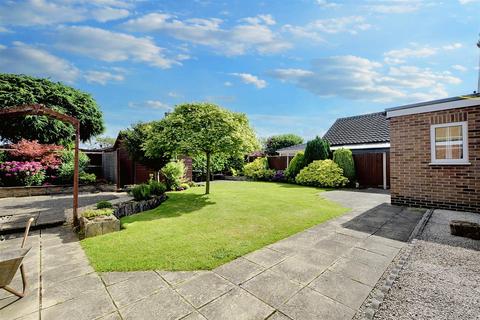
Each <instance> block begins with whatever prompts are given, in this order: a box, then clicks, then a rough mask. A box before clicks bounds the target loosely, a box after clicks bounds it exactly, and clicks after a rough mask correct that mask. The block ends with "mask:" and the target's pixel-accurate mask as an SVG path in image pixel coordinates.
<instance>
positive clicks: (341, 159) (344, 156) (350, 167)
mask: <svg viewBox="0 0 480 320" xmlns="http://www.w3.org/2000/svg"><path fill="white" fill-rule="evenodd" d="M333 161H334V162H335V163H336V164H338V166H339V167H340V168H342V170H343V176H344V177H345V178H347V179H348V180H349V181H350V183H352V182H354V181H355V162H354V161H353V155H352V151H351V150H349V149H344V148H340V149H337V150H335V152H334V153H333Z"/></svg>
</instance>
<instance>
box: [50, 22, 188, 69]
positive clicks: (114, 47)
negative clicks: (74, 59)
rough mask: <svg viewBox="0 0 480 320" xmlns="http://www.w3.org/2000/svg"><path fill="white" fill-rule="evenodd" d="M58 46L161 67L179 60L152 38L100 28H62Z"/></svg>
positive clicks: (92, 55) (80, 52)
mask: <svg viewBox="0 0 480 320" xmlns="http://www.w3.org/2000/svg"><path fill="white" fill-rule="evenodd" d="M55 39H56V47H57V48H60V49H62V50H66V51H70V52H73V53H76V54H80V55H84V56H87V57H90V58H93V59H99V60H102V61H107V62H117V61H126V60H133V61H136V62H145V63H148V64H149V65H152V66H155V67H159V68H163V69H166V68H170V67H172V66H173V65H179V64H180V62H179V61H177V60H175V59H172V58H168V57H166V56H165V53H164V51H165V50H164V49H163V48H161V47H158V46H157V45H156V44H155V43H154V42H153V40H152V39H151V38H139V37H134V36H132V35H129V34H125V33H118V32H112V31H108V30H104V29H100V28H93V27H86V26H80V27H77V26H73V27H59V28H58V32H57V34H56V38H55Z"/></svg>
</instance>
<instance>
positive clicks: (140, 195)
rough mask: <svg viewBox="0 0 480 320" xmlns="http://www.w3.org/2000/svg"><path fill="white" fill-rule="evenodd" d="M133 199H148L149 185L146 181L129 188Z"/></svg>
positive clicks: (149, 195) (149, 196) (149, 194)
mask: <svg viewBox="0 0 480 320" xmlns="http://www.w3.org/2000/svg"><path fill="white" fill-rule="evenodd" d="M130 194H131V195H132V197H133V199H134V200H135V201H141V200H148V199H150V198H151V193H150V186H149V185H148V184H146V183H142V184H138V185H136V186H134V187H133V188H132V189H131V190H130Z"/></svg>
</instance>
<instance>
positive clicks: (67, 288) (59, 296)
mask: <svg viewBox="0 0 480 320" xmlns="http://www.w3.org/2000/svg"><path fill="white" fill-rule="evenodd" d="M100 289H103V284H102V282H101V281H100V278H99V277H98V275H97V274H96V273H90V274H86V275H81V276H79V277H76V278H73V279H69V280H66V281H63V282H60V283H58V284H57V285H54V286H50V287H46V288H43V289H42V308H48V307H51V306H53V305H56V304H59V303H62V302H65V301H67V300H71V299H74V298H75V297H77V296H79V295H81V294H93V293H94V292H95V291H97V290H100Z"/></svg>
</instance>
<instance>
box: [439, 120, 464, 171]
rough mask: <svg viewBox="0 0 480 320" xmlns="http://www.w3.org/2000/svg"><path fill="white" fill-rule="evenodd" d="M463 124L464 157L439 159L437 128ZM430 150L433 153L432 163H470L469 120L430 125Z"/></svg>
mask: <svg viewBox="0 0 480 320" xmlns="http://www.w3.org/2000/svg"><path fill="white" fill-rule="evenodd" d="M453 126H462V145H463V159H437V158H436V156H437V154H436V149H435V146H436V143H435V129H437V128H444V127H453ZM430 152H431V155H432V162H431V163H430V164H431V165H442V164H443V165H468V164H470V162H469V158H468V122H467V121H462V122H449V123H441V124H434V125H431V126H430Z"/></svg>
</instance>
